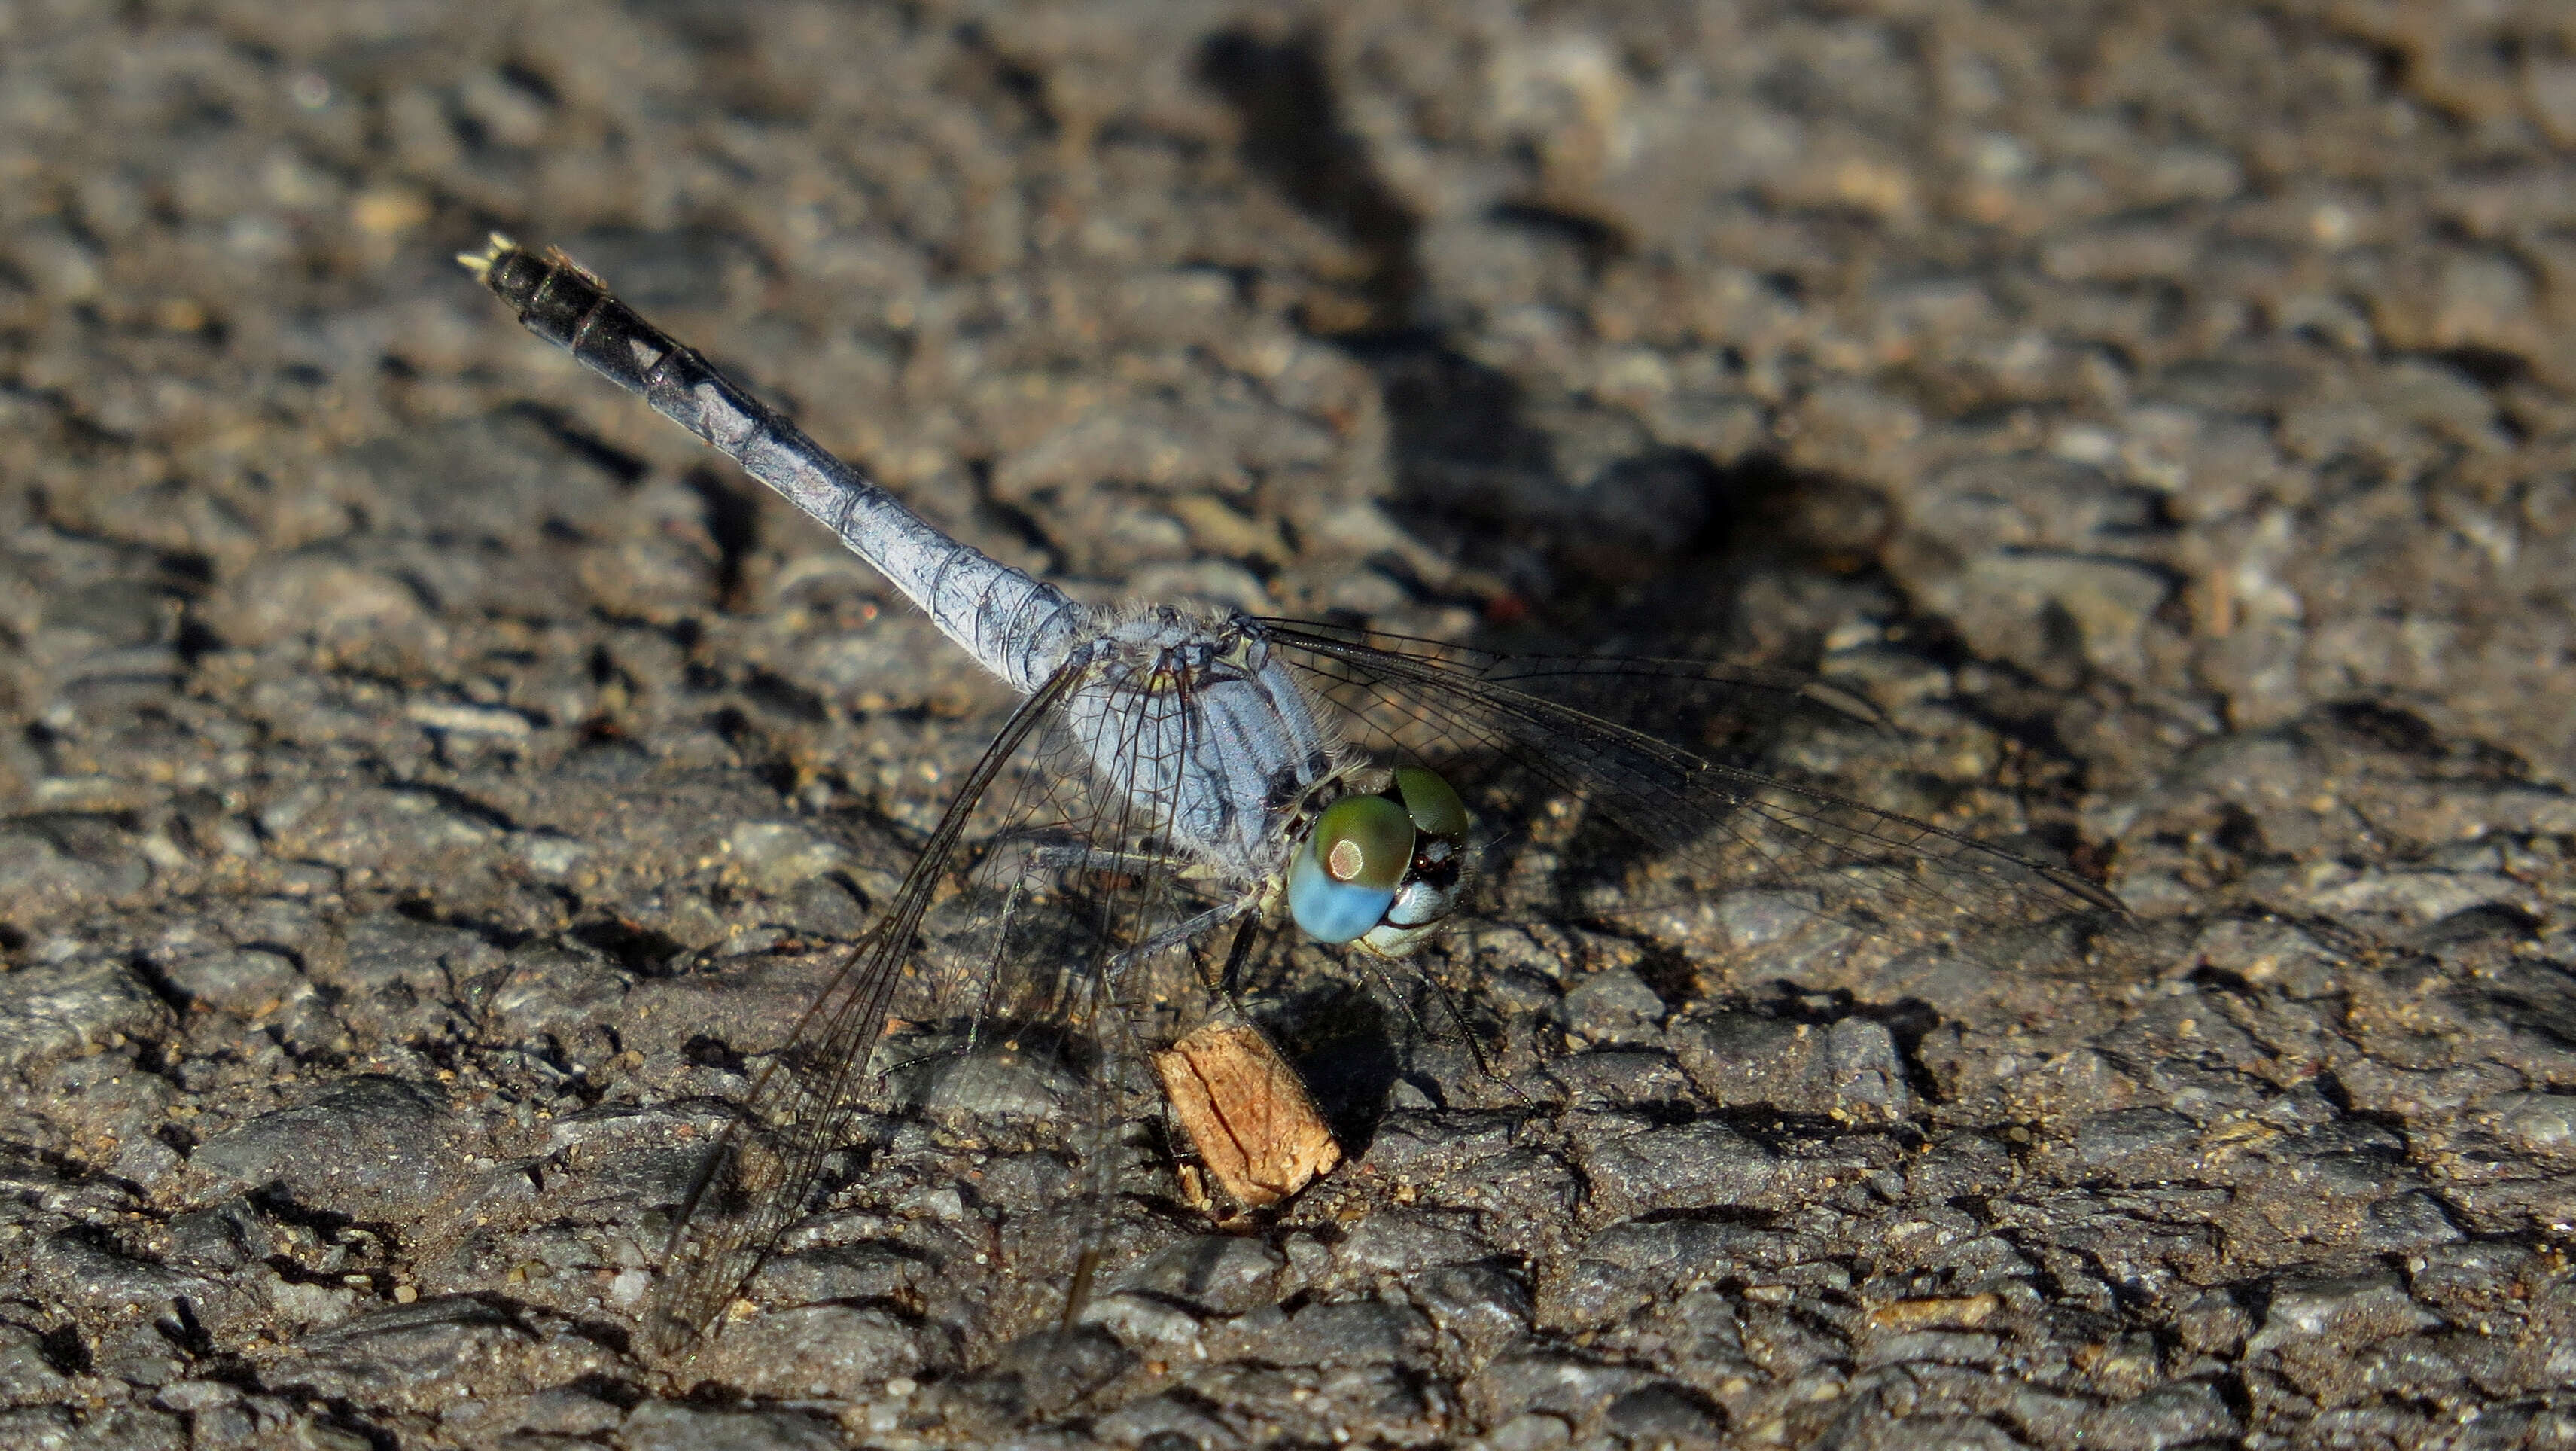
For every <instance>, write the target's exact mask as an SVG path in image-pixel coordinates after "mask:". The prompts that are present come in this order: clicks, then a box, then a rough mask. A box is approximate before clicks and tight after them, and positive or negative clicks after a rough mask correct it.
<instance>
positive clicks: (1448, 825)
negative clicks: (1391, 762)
mask: <svg viewBox="0 0 2576 1451" xmlns="http://www.w3.org/2000/svg"><path fill="white" fill-rule="evenodd" d="M1394 794H1395V796H1396V799H1398V800H1400V801H1402V802H1403V803H1404V814H1405V815H1407V816H1409V817H1412V818H1413V824H1414V826H1415V827H1417V828H1418V829H1420V831H1421V832H1422V834H1423V835H1425V836H1439V837H1447V838H1449V839H1450V840H1453V841H1455V840H1457V839H1459V838H1462V837H1464V836H1465V835H1466V834H1467V803H1466V802H1464V801H1461V800H1459V799H1458V793H1457V792H1456V791H1455V790H1453V789H1451V787H1450V785H1449V782H1448V781H1447V780H1446V779H1444V778H1443V777H1442V776H1441V774H1440V773H1439V772H1437V771H1433V770H1429V769H1426V768H1424V767H1421V766H1398V767H1396V768H1395V792H1394Z"/></svg>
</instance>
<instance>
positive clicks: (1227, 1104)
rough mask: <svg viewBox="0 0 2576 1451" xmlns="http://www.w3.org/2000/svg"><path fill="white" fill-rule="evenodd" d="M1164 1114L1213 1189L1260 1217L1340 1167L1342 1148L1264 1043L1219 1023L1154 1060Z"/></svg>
mask: <svg viewBox="0 0 2576 1451" xmlns="http://www.w3.org/2000/svg"><path fill="white" fill-rule="evenodd" d="M1154 1072H1155V1074H1156V1075H1157V1076H1158V1077H1160V1078H1161V1079H1162V1080H1163V1092H1164V1094H1165V1095H1166V1096H1168V1097H1169V1098H1170V1099H1171V1103H1172V1112H1173V1114H1174V1115H1175V1116H1176V1117H1178V1118H1179V1119H1180V1121H1181V1128H1182V1130H1183V1131H1185V1132H1186V1133H1188V1134H1189V1136H1190V1140H1191V1142H1193V1143H1195V1144H1197V1145H1198V1150H1199V1158H1200V1160H1201V1161H1202V1162H1203V1163H1205V1164H1206V1165H1207V1170H1208V1172H1209V1173H1210V1174H1212V1175H1214V1176H1215V1177H1216V1181H1217V1184H1218V1186H1219V1187H1221V1188H1223V1189H1224V1190H1225V1192H1226V1193H1227V1194H1229V1195H1231V1196H1232V1197H1233V1198H1234V1199H1235V1200H1236V1201H1237V1202H1238V1203H1241V1204H1242V1205H1244V1206H1245V1207H1247V1208H1251V1209H1266V1208H1268V1207H1269V1206H1271V1205H1273V1204H1277V1203H1278V1202H1280V1201H1281V1200H1283V1199H1286V1198H1288V1197H1289V1196H1290V1195H1292V1194H1295V1193H1296V1192H1297V1191H1298V1190H1300V1189H1303V1188H1305V1187H1306V1186H1307V1185H1308V1184H1311V1183H1313V1182H1314V1180H1315V1178H1316V1176H1318V1175H1320V1174H1324V1173H1327V1172H1329V1171H1330V1170H1331V1169H1332V1167H1333V1166H1334V1165H1335V1164H1338V1163H1340V1162H1341V1161H1342V1146H1341V1145H1340V1144H1337V1143H1335V1142H1333V1131H1332V1130H1331V1129H1329V1128H1326V1127H1325V1126H1324V1119H1323V1115H1321V1114H1319V1113H1317V1112H1316V1111H1315V1101H1314V1100H1313V1099H1312V1098H1309V1097H1308V1096H1307V1094H1306V1085H1305V1083H1304V1082H1303V1081H1302V1080H1300V1079H1299V1078H1298V1077H1297V1072H1296V1070H1295V1069H1293V1068H1290V1067H1289V1066H1288V1064H1287V1061H1286V1060H1285V1059H1282V1058H1281V1057H1280V1056H1279V1050H1278V1049H1277V1048H1276V1047H1274V1046H1272V1045H1271V1042H1270V1039H1269V1038H1268V1036H1266V1035H1265V1034H1263V1033H1262V1031H1261V1030H1260V1029H1258V1028H1255V1027H1253V1026H1251V1025H1250V1024H1248V1023H1244V1022H1240V1021H1227V1020H1224V1019H1219V1020H1217V1021H1215V1022H1210V1023H1206V1024H1203V1025H1201V1026H1200V1027H1198V1028H1196V1029H1193V1030H1192V1031H1191V1032H1190V1033H1189V1034H1188V1036H1186V1037H1184V1038H1182V1039H1181V1040H1180V1041H1179V1042H1177V1043H1175V1044H1173V1045H1172V1046H1171V1047H1170V1048H1168V1049H1165V1050H1164V1051H1162V1052H1160V1053H1156V1054H1155V1055H1154Z"/></svg>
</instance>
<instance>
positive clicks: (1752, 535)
mask: <svg viewBox="0 0 2576 1451" xmlns="http://www.w3.org/2000/svg"><path fill="white" fill-rule="evenodd" d="M1197 73H1198V79H1199V80H1200V82H1201V83H1202V84H1203V85H1205V86H1206V87H1207V88H1208V89H1209V90H1211V91H1212V92H1214V93H1215V94H1216V95H1217V96H1219V97H1220V98H1221V99H1222V100H1224V101H1225V102H1226V103H1227V104H1228V105H1229V106H1230V107H1231V108H1232V109H1233V110H1234V112H1235V115H1236V118H1237V121H1238V124H1239V127H1240V132H1239V135H1240V141H1239V144H1238V156H1239V158H1240V160H1241V161H1242V163H1243V165H1244V166H1245V168H1246V169H1247V170H1249V171H1251V172H1252V173H1253V174H1255V175H1256V176H1259V177H1260V178H1262V179H1263V180H1264V181H1266V182H1267V183H1269V184H1270V185H1271V186H1273V187H1275V188H1276V189H1277V190H1278V191H1279V193H1280V194H1281V195H1282V196H1283V197H1285V198H1286V199H1287V200H1288V201H1289V202H1290V203H1291V204H1292V205H1294V206H1296V207H1297V208H1298V209H1299V210H1300V211H1302V212H1304V213H1305V214H1307V215H1308V216H1309V217H1311V218H1313V219H1314V220H1316V221H1317V222H1319V223H1321V224H1323V225H1325V226H1327V227H1330V228H1331V229H1332V230H1333V231H1335V232H1336V233H1337V234H1339V235H1340V236H1341V237H1342V238H1343V239H1344V240H1345V241H1346V242H1347V243H1348V244H1349V245H1350V248H1351V250H1352V253H1353V254H1354V255H1355V256H1356V258H1357V261H1358V264H1359V265H1358V266H1357V267H1356V268H1355V269H1353V273H1352V275H1351V276H1349V277H1345V278H1337V279H1329V280H1315V279H1309V280H1307V281H1305V282H1303V283H1301V284H1300V285H1302V286H1303V287H1304V292H1303V294H1302V296H1301V300H1300V302H1299V303H1298V305H1297V307H1296V316H1297V319H1298V322H1299V323H1300V325H1301V326H1303V327H1304V328H1305V330H1306V331H1307V332H1308V333H1309V334H1311V335H1313V336H1314V337H1316V338H1318V339H1319V340H1322V341H1326V342H1329V343H1331V344H1333V345H1335V346H1337V347H1339V348H1340V349H1342V350H1343V351H1344V352H1345V353H1346V354H1347V355H1348V356H1349V357H1351V358H1352V359H1354V360H1355V361H1357V362H1359V363H1360V364H1361V365H1363V366H1364V367H1366V368H1367V369H1368V370H1369V372H1370V374H1371V375H1372V376H1373V377H1374V378H1375V380H1376V382H1377V385H1378V389H1379V394H1380V397H1381V400H1382V402H1383V404H1384V407H1385V413H1386V417H1387V420H1388V425H1389V428H1388V444H1387V449H1388V462H1389V464H1390V466H1391V471H1392V473H1393V475H1394V477H1395V481H1396V493H1395V495H1394V496H1393V497H1392V498H1390V499H1388V500H1387V501H1386V507H1387V511H1388V513H1389V514H1390V515H1392V516H1393V517H1394V518H1395V519H1396V520H1397V522H1399V523H1401V524H1402V525H1403V526H1404V527H1405V528H1406V530H1407V531H1408V532H1409V533H1410V534H1411V535H1412V536H1413V537H1414V538H1415V539H1417V540H1419V541H1420V542H1421V543H1422V544H1424V545H1425V546H1427V547H1428V548H1429V549H1430V550H1431V551H1432V552H1433V553H1435V554H1438V555H1440V556H1441V557H1443V558H1445V559H1447V560H1449V561H1450V562H1451V564H1452V566H1453V569H1452V570H1451V571H1450V578H1448V579H1446V580H1441V581H1425V580H1421V579H1408V580H1407V583H1408V584H1409V585H1410V586H1411V587H1412V590H1413V592H1414V593H1415V594H1416V595H1417V596H1419V597H1421V598H1423V599H1424V600H1425V601H1426V602H1432V603H1462V604H1468V605H1470V606H1472V607H1475V608H1477V609H1479V611H1480V612H1481V613H1483V614H1484V616H1485V617H1486V618H1487V620H1488V621H1489V623H1490V625H1491V626H1492V628H1489V630H1488V632H1487V635H1486V637H1485V638H1481V639H1478V640H1476V641H1475V642H1474V643H1476V644H1478V645H1480V646H1483V647H1485V648H1489V649H1496V650H1505V651H1523V650H1532V649H1535V650H1541V651H1548V652H1559V651H1566V652H1571V651H1590V652H1601V651H1615V652H1617V653H1623V654H1632V655H1686V656H1698V657H1707V656H1711V655H1723V656H1726V657H1728V658H1754V657H1759V658H1764V659H1766V660H1767V661H1768V662H1769V663H1775V664H1785V665H1797V664H1803V663H1805V662H1804V661H1803V660H1799V659H1796V658H1792V657H1794V656H1795V655H1797V654H1798V653H1800V652H1801V650H1802V649H1803V650H1804V651H1805V652H1806V653H1810V654H1811V653H1812V648H1813V642H1812V640H1809V641H1799V640H1783V639H1781V638H1779V636H1780V635H1781V633H1782V632H1781V631H1780V630H1779V629H1778V628H1777V626H1776V624H1775V623H1774V621H1775V620H1776V612H1772V613H1771V614H1770V617H1768V618H1765V619H1762V620H1759V621H1747V620H1742V619H1739V616H1740V615H1744V614H1746V613H1751V611H1749V610H1748V608H1747V606H1746V605H1745V603H1744V597H1745V596H1746V595H1747V593H1748V585H1749V583H1750V581H1751V580H1752V579H1753V578H1754V577H1756V576H1757V575H1759V574H1762V573H1765V572H1769V573H1773V574H1777V573H1779V572H1783V571H1788V572H1795V573H1802V574H1806V575H1810V576H1815V577H1819V578H1823V579H1831V580H1846V581H1848V580H1855V579H1858V580H1863V581H1864V582H1866V581H1868V580H1873V579H1874V578H1875V576H1876V569H1875V563H1874V561H1875V558H1876V556H1877V552H1878V550H1879V548H1880V547H1881V546H1882V545H1883V544H1884V543H1885V540H1886V536H1887V533H1888V531H1889V528H1890V520H1891V519H1892V512H1891V510H1890V508H1889V506H1888V502H1887V500H1886V499H1885V498H1884V497H1883V496H1882V495H1881V494H1880V493H1879V492H1878V491H1876V490H1875V489H1872V488H1870V487H1868V486H1866V485H1863V484H1860V483H1857V482H1855V481H1851V480H1847V479H1843V478H1839V477H1836V476H1833V475H1830V474H1825V473H1821V472H1817V471H1813V470H1806V469H1800V468H1794V467H1791V466H1789V465H1788V464H1786V463H1785V462H1783V461H1782V460H1781V459H1779V458H1778V457H1777V456H1776V455H1775V454H1773V453H1771V452H1769V451H1768V449H1767V447H1766V445H1767V442H1768V439H1769V436H1770V434H1769V424H1768V412H1767V409H1766V407H1765V406H1764V405H1762V404H1761V403H1759V402H1758V401H1757V400H1755V399H1754V398H1753V397H1751V396H1750V395H1749V393H1748V392H1745V391H1742V390H1741V388H1740V384H1741V381H1742V380H1741V379H1740V378H1737V379H1736V381H1735V384H1733V385H1731V384H1730V383H1729V382H1728V379H1729V378H1730V377H1732V376H1733V374H1732V373H1729V372H1728V371H1727V370H1726V369H1725V368H1723V367H1722V368H1721V369H1720V370H1719V372H1718V373H1717V374H1716V375H1715V376H1713V377H1712V378H1710V379H1707V380H1693V382H1692V384H1691V385H1690V386H1689V387H1688V388H1677V389H1675V390H1673V396H1672V398H1670V399H1668V400H1666V401H1667V402H1668V403H1670V404H1671V405H1672V406H1670V407H1666V408H1664V409H1663V416H1660V417H1652V418H1650V417H1648V416H1646V415H1647V414H1648V413H1650V412H1652V411H1653V410H1652V409H1632V408H1627V407H1622V406H1620V405H1618V404H1616V403H1611V402H1604V401H1596V400H1592V399H1587V398H1580V397H1577V398H1572V399H1567V400H1547V401H1541V400H1536V399H1533V398H1532V397H1530V396H1529V394H1528V393H1527V391H1526V390H1525V389H1524V388H1523V387H1522V385H1521V384H1520V383H1519V382H1518V381H1516V380H1515V379H1514V378H1512V377H1511V376H1510V375H1509V374H1508V373H1506V372H1504V371H1503V370H1501V369H1499V368H1496V367H1494V366H1491V365H1489V364H1487V363H1485V362H1482V361H1479V360H1478V359H1476V358H1474V357H1471V356H1469V355H1468V353H1467V352H1466V351H1465V350H1464V349H1462V348H1461V347H1460V346H1458V345H1457V344H1456V343H1455V342H1454V341H1453V340H1452V337H1451V331H1452V330H1453V329H1454V328H1456V327H1457V326H1459V325H1461V324H1462V323H1468V322H1471V321H1472V320H1473V319H1474V318H1475V317H1476V315H1477V314H1478V312H1479V310H1480V309H1485V308H1489V307H1491V306H1498V305H1503V303H1502V301H1500V300H1487V299H1478V298H1474V297H1466V296H1453V295H1450V294H1449V292H1447V291H1444V284H1443V278H1445V277H1461V278H1463V277H1471V276H1474V275H1477V274H1480V273H1483V272H1490V271H1493V270H1495V269H1496V268H1500V267H1504V266H1505V265H1506V263H1508V265H1509V266H1510V267H1513V268H1518V269H1521V270H1524V271H1528V272H1530V273H1532V274H1534V280H1532V281H1531V282H1530V283H1529V287H1528V290H1531V291H1532V292H1533V293H1534V297H1535V304H1536V305H1535V306H1534V307H1533V308H1530V309H1528V310H1529V311H1530V312H1532V313H1533V315H1537V316H1542V317H1552V318H1555V319H1557V320H1558V321H1560V322H1562V323H1563V325H1564V326H1565V327H1567V328H1568V329H1569V330H1571V331H1574V332H1578V333H1579V332H1581V331H1583V330H1585V329H1587V328H1588V327H1589V326H1590V324H1589V323H1588V322H1586V321H1585V320H1584V319H1583V318H1582V317H1581V316H1580V314H1581V313H1582V311H1583V308H1584V295H1585V294H1586V293H1588V292H1589V291H1590V290H1591V288H1592V286H1593V284H1595V283H1597V282H1598V280H1599V278H1600V276H1601V274H1602V272H1603V271H1604V270H1605V269H1606V268H1608V267H1610V266H1611V265H1613V264H1614V263H1616V262H1617V261H1618V260H1619V259H1621V258H1623V257H1625V256H1627V255H1628V254H1629V253H1630V251H1631V250H1632V243H1631V240H1630V239H1629V238H1628V237H1627V235H1626V234H1625V233H1624V231H1623V230H1622V229H1621V228H1620V226H1619V225H1618V224H1617V223H1616V222H1615V221H1613V220H1611V219H1608V218H1604V217H1601V216H1598V215H1592V214H1586V213H1584V212H1581V211H1579V210H1572V209H1569V207H1568V206H1567V205H1566V204H1564V203H1563V202H1562V201H1561V200H1558V199H1552V198H1547V197H1540V196H1536V195H1533V196H1530V197H1520V198H1506V199H1502V200H1498V201H1496V202H1494V203H1493V204H1492V205H1491V206H1489V207H1488V208H1487V209H1486V211H1485V212H1484V214H1483V215H1482V216H1480V217H1478V218H1475V219H1474V223H1473V225H1469V226H1466V227H1463V228H1460V227H1457V226H1448V227H1444V228H1440V229H1435V228H1432V227H1430V226H1427V225H1426V223H1425V221H1424V219H1423V218H1421V217H1419V216H1417V215H1415V213H1414V211H1413V210H1412V208H1411V207H1410V206H1409V205H1408V204H1407V202H1406V200H1405V199H1404V197H1403V195H1402V194H1401V193H1399V192H1398V191H1397V190H1396V188H1395V187H1394V186H1392V185H1391V184H1390V183H1389V182H1388V181H1387V180H1386V179H1385V178H1384V177H1383V176H1381V175H1380V174H1379V173H1378V171H1377V169H1376V167H1375V165H1374V164H1373V162H1372V161H1371V159H1370V155H1369V151H1368V147H1367V145H1366V144H1365V142H1363V141H1362V140H1361V139H1360V137H1359V136H1358V135H1357V134H1356V133H1355V132H1354V131H1352V130H1351V129H1350V128H1349V127H1348V126H1347V125H1346V124H1345V122H1344V120H1343V108H1342V106H1341V104H1340V100H1339V97H1338V96H1337V94H1336V92H1335V88H1334V85H1333V82H1332V78H1331V76H1330V74H1329V73H1328V71H1327V68H1326V65H1325V62H1324V59H1323V54H1322V45H1321V42H1320V40H1319V38H1318V37H1317V36H1316V35H1315V34H1313V33H1312V32H1308V31H1295V32H1289V33H1285V34H1282V33H1279V32H1277V31H1274V30H1264V29H1260V28H1257V27H1254V26H1243V27H1237V28H1232V29H1228V30H1224V31H1220V32H1218V33H1216V34H1215V35H1213V36H1211V37H1210V38H1208V39H1207V40H1206V41H1205V42H1203V43H1202V45H1201V47H1200V52H1199V63H1198V71H1197ZM1533 185H1535V183H1533ZM1480 247H1486V248H1490V249H1491V250H1493V251H1494V252H1495V256H1494V257H1493V258H1486V257H1484V255H1483V253H1482V252H1480V251H1478V250H1476V249H1478V248H1480ZM1462 248H1463V249H1464V250H1461V249H1462ZM1714 356H1716V357H1717V358H1718V359H1719V360H1720V362H1721V363H1734V362H1735V361H1736V360H1732V359H1731V355H1729V354H1728V353H1726V352H1725V350H1718V351H1717V352H1716V353H1715V355H1714ZM1737 371H1739V372H1740V366H1739V367H1738V368H1737ZM1381 567H1382V568H1385V569H1387V570H1388V571H1390V572H1392V573H1395V574H1398V575H1399V576H1404V575H1406V574H1407V573H1408V571H1407V569H1406V567H1405V566H1404V565H1403V564H1401V563H1400V562H1392V561H1389V562H1382V563H1381ZM1899 608H1901V604H1900V605H1899Z"/></svg>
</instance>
